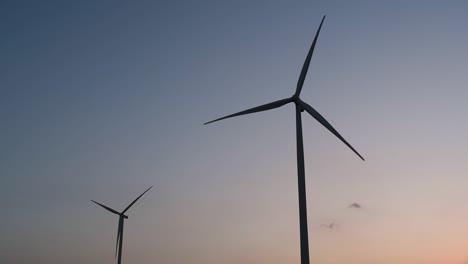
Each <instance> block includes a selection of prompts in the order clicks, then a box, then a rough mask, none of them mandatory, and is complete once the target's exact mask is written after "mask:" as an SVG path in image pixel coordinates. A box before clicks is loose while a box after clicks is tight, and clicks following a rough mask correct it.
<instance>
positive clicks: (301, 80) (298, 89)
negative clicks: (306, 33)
mask: <svg viewBox="0 0 468 264" xmlns="http://www.w3.org/2000/svg"><path fill="white" fill-rule="evenodd" d="M325 17H326V16H323V18H322V22H320V26H319V28H318V29H317V33H316V34H315V38H314V41H313V42H312V45H311V46H310V49H309V53H307V57H306V59H305V61H304V65H303V66H302V70H301V75H300V76H299V80H297V87H296V93H295V95H296V96H299V94H301V90H302V86H303V85H304V81H305V78H306V76H307V71H308V70H309V65H310V60H311V59H312V54H313V53H314V49H315V44H316V43H317V39H318V36H319V33H320V30H321V29H322V24H323V21H324V20H325Z"/></svg>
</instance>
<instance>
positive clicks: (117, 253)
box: [91, 186, 153, 264]
mask: <svg viewBox="0 0 468 264" xmlns="http://www.w3.org/2000/svg"><path fill="white" fill-rule="evenodd" d="M151 188H153V186H151V187H149V188H148V189H146V191H144V192H143V193H142V194H141V195H140V196H138V197H137V198H136V199H135V200H134V201H133V202H132V203H131V204H129V205H128V206H127V208H125V209H124V210H123V211H122V212H120V213H119V212H118V211H116V210H114V209H112V208H110V207H107V206H105V205H103V204H100V203H98V202H96V201H94V200H91V201H92V202H93V203H95V204H97V205H99V206H101V207H103V208H104V209H106V210H107V211H109V212H111V213H114V214H116V215H118V216H119V227H118V229H117V242H116V244H115V256H116V257H118V258H117V263H118V264H121V263H122V243H123V229H124V220H125V219H128V216H127V215H125V212H127V211H128V209H130V207H132V206H133V205H134V204H135V203H136V202H137V201H138V199H140V198H141V197H142V196H143V195H144V194H145V193H146V192H147V191H149V190H150V189H151Z"/></svg>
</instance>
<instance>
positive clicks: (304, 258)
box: [204, 16, 364, 264]
mask: <svg viewBox="0 0 468 264" xmlns="http://www.w3.org/2000/svg"><path fill="white" fill-rule="evenodd" d="M324 20H325V16H323V18H322V22H321V23H320V26H319V28H318V30H317V33H316V35H315V38H314V41H313V42H312V45H311V47H310V49H309V53H307V57H306V59H305V62H304V65H303V66H302V71H301V75H300V76H299V80H298V81H297V87H296V92H295V93H294V95H293V96H291V97H290V98H286V99H282V100H278V101H274V102H271V103H268V104H264V105H261V106H257V107H254V108H250V109H247V110H244V111H241V112H238V113H235V114H232V115H228V116H225V117H221V118H218V119H215V120H213V121H210V122H207V123H205V124H204V125H207V124H210V123H213V122H216V121H220V120H223V119H226V118H230V117H235V116H240V115H247V114H252V113H256V112H263V111H267V110H271V109H275V108H279V107H281V106H283V105H286V104H289V103H294V104H295V105H296V144H297V176H298V190H299V224H300V244H301V263H302V264H309V238H308V231H307V205H306V201H307V199H306V188H305V186H306V184H305V169H304V146H303V142H302V120H301V112H303V111H304V110H305V111H306V112H307V113H309V114H310V115H311V116H312V117H313V118H315V120H317V121H318V122H319V123H320V124H322V125H323V126H324V127H325V128H327V129H328V130H329V131H330V132H331V133H333V135H335V136H336V137H337V138H339V139H340V140H341V141H342V142H343V143H344V144H345V145H346V146H348V147H349V148H350V149H351V150H352V151H353V152H354V153H356V155H358V156H359V157H360V158H361V159H362V160H364V158H363V157H362V156H361V155H360V154H359V153H358V152H357V151H356V150H355V149H354V148H353V147H352V146H351V145H350V144H349V143H348V142H347V141H346V140H345V139H344V138H343V137H342V136H341V135H340V134H339V133H338V131H336V129H335V128H333V126H332V125H331V124H330V123H328V121H327V120H326V119H325V118H324V117H323V116H322V115H321V114H320V113H319V112H317V111H316V110H315V109H314V108H313V107H312V106H310V105H309V104H307V103H306V102H304V101H302V100H301V99H300V98H299V96H300V94H301V90H302V86H303V85H304V80H305V78H306V75H307V71H308V69H309V64H310V60H311V58H312V54H313V52H314V48H315V44H316V43H317V38H318V35H319V33H320V29H321V28H322V24H323V21H324Z"/></svg>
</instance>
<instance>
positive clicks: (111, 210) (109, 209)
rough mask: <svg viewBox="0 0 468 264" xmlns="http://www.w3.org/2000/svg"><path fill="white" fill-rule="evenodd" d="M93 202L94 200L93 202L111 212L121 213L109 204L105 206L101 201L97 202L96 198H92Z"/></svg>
mask: <svg viewBox="0 0 468 264" xmlns="http://www.w3.org/2000/svg"><path fill="white" fill-rule="evenodd" d="M91 202H93V203H95V204H97V205H99V206H101V207H102V208H104V209H106V210H108V211H109V212H112V213H114V214H118V215H120V213H119V212H117V211H116V210H114V209H112V208H110V207H107V206H105V205H103V204H100V203H98V202H96V201H94V200H91Z"/></svg>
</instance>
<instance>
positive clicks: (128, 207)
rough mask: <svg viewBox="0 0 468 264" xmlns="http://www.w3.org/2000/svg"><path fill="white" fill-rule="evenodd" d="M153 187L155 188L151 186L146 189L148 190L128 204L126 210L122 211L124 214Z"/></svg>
mask: <svg viewBox="0 0 468 264" xmlns="http://www.w3.org/2000/svg"><path fill="white" fill-rule="evenodd" d="M151 188H153V186H151V187H149V188H148V189H146V191H144V192H143V193H142V194H141V195H140V196H138V197H137V198H136V199H135V200H134V201H133V202H132V203H131V204H130V205H128V206H127V208H125V210H123V211H122V214H124V213H125V212H126V211H127V210H128V209H130V207H132V205H134V204H135V203H136V201H138V199H140V198H141V197H142V196H143V195H144V194H145V193H146V192H147V191H149V190H150V189H151Z"/></svg>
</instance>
